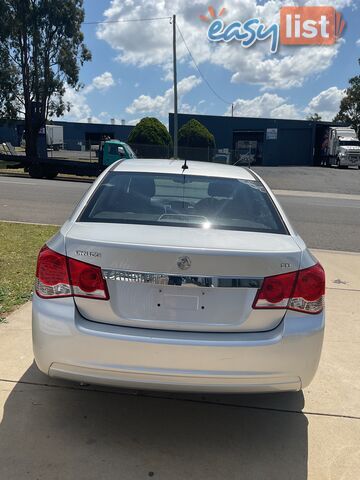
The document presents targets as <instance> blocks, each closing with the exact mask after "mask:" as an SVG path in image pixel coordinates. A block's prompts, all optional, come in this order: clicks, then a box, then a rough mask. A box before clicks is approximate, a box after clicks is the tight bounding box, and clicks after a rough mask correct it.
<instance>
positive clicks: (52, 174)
mask: <svg viewBox="0 0 360 480" xmlns="http://www.w3.org/2000/svg"><path fill="white" fill-rule="evenodd" d="M58 173H59V172H57V171H56V170H54V169H53V168H46V169H45V172H44V177H45V178H47V179H48V180H53V179H54V178H55V177H56V176H57V174H58Z"/></svg>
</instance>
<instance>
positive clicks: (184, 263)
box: [176, 257, 191, 270]
mask: <svg viewBox="0 0 360 480" xmlns="http://www.w3.org/2000/svg"><path fill="white" fill-rule="evenodd" d="M176 264H177V266H178V267H179V268H180V270H187V269H188V268H190V267H191V260H190V258H189V257H179V258H178V259H177V262H176Z"/></svg>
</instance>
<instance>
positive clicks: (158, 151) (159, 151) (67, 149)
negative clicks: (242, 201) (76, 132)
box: [1, 139, 261, 166]
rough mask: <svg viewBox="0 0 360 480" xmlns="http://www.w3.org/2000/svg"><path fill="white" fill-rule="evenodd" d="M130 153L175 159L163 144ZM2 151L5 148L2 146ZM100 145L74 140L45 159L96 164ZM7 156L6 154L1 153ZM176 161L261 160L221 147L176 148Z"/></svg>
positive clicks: (20, 151) (136, 146)
mask: <svg viewBox="0 0 360 480" xmlns="http://www.w3.org/2000/svg"><path fill="white" fill-rule="evenodd" d="M130 146H131V148H132V150H133V151H134V152H135V154H136V156H137V157H138V158H163V159H170V158H173V157H174V149H173V146H170V145H166V146H160V145H140V144H130ZM4 148H5V147H4ZM13 148H14V150H15V149H16V155H19V156H22V155H25V148H24V146H18V147H13ZM100 148H101V146H100V145H99V144H98V143H97V144H90V143H89V142H86V143H85V142H83V141H81V140H79V141H77V140H76V139H72V140H71V141H70V142H65V143H62V144H58V145H53V146H49V145H48V147H47V156H48V158H51V159H54V160H56V159H59V160H69V161H71V160H75V161H83V162H90V163H98V162H99V150H100ZM1 153H7V152H1ZM178 158H179V159H183V160H185V159H186V160H196V161H200V162H211V163H221V164H228V165H246V166H251V165H253V164H255V163H261V159H259V158H257V156H256V155H255V154H254V153H253V152H251V151H247V150H246V149H238V150H231V149H220V148H193V147H181V146H180V147H179V148H178Z"/></svg>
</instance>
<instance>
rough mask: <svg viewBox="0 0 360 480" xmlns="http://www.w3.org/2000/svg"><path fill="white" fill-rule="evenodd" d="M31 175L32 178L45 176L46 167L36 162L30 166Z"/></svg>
mask: <svg viewBox="0 0 360 480" xmlns="http://www.w3.org/2000/svg"><path fill="white" fill-rule="evenodd" d="M29 175H30V177H31V178H43V176H44V168H43V167H42V165H39V164H38V163H34V164H32V165H30V167H29Z"/></svg>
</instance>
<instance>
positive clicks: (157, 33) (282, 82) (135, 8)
mask: <svg viewBox="0 0 360 480" xmlns="http://www.w3.org/2000/svg"><path fill="white" fill-rule="evenodd" d="M316 1H317V0H316ZM316 1H315V3H314V1H309V2H307V3H308V4H316ZM319 1H320V0H319ZM212 3H213V5H214V8H215V9H216V10H219V8H220V7H222V6H223V2H222V1H220V0H215V1H213V2H212ZM320 3H321V4H324V3H325V4H327V3H328V4H331V5H333V6H336V7H338V8H339V7H344V6H350V5H354V4H355V0H335V1H334V0H332V1H331V2H330V0H321V2H320ZM208 4H209V2H208V0H197V1H196V2H194V0H162V1H158V0H142V1H141V2H140V1H138V0H126V1H124V0H112V1H111V4H110V7H109V8H108V9H107V10H106V11H105V12H104V15H105V19H106V20H111V21H112V20H118V19H121V18H125V17H126V18H127V19H137V18H141V17H145V18H146V17H158V16H160V17H163V16H166V15H169V16H170V15H171V13H172V12H174V11H177V12H178V16H177V19H178V25H179V26H180V29H181V31H182V33H183V35H184V37H185V39H186V42H187V44H188V46H189V48H190V50H191V51H192V53H193V55H194V57H195V59H196V60H197V62H198V63H199V64H201V63H203V62H210V63H212V64H214V65H218V66H221V67H223V68H225V69H227V70H229V71H230V72H231V74H232V81H233V82H236V83H238V82H246V83H252V84H258V85H260V86H262V87H263V88H265V89H273V88H292V87H300V86H302V85H303V84H304V82H305V80H306V79H308V78H310V77H312V76H314V75H318V74H319V73H321V72H323V71H325V70H326V69H327V68H329V67H330V66H331V65H332V63H333V61H334V59H335V57H336V56H337V54H338V52H339V50H340V48H341V45H342V42H338V43H337V44H336V45H333V46H327V47H284V46H282V47H281V48H280V50H279V52H278V53H277V54H276V55H270V54H269V40H267V41H265V42H261V43H259V44H257V45H255V46H253V47H251V48H249V49H247V50H245V49H243V48H242V47H241V46H239V45H238V44H237V43H236V42H231V43H229V44H224V43H220V44H215V45H214V44H210V43H209V42H208V40H207V38H206V28H207V27H206V24H205V23H204V22H201V21H200V19H199V15H200V14H206V12H207V7H208ZM289 4H294V2H292V1H290V0H271V1H268V2H266V3H264V4H261V5H260V4H258V3H257V1H256V0H241V2H239V0H228V1H227V4H226V8H227V16H226V21H228V22H229V21H231V20H238V19H239V18H240V19H244V18H251V17H255V16H256V17H260V18H262V19H263V20H264V21H265V22H266V23H267V24H269V23H270V22H273V21H279V9H280V7H281V6H284V5H289ZM97 36H98V38H101V39H103V40H105V41H107V42H108V43H109V44H110V45H111V47H112V48H113V49H114V50H115V51H116V52H117V53H118V56H117V58H118V60H120V61H121V62H123V63H125V64H131V65H137V66H147V65H161V66H162V67H163V68H164V78H165V79H168V80H170V77H171V72H170V66H171V61H172V45H171V42H172V26H171V25H170V22H169V20H158V21H151V22H142V23H141V27H139V22H129V23H109V24H103V25H101V26H99V28H98V31H97ZM178 58H179V61H180V62H181V61H187V62H189V63H191V62H190V59H189V56H188V52H187V50H186V48H185V46H184V44H183V42H182V40H181V37H180V36H179V35H178Z"/></svg>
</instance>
